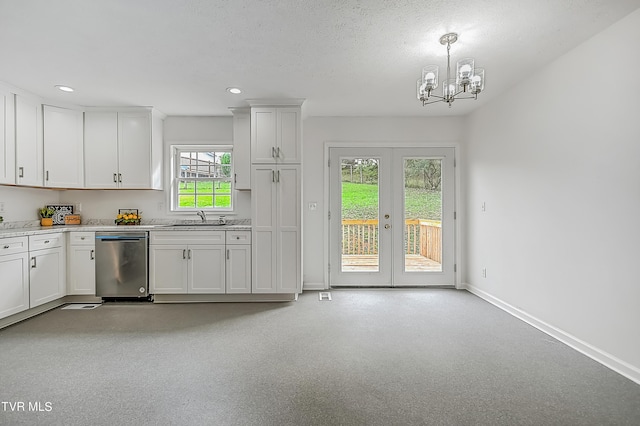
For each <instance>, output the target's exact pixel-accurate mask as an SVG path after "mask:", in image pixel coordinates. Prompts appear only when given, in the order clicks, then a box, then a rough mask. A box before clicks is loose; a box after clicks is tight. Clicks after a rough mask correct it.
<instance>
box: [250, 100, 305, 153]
mask: <svg viewBox="0 0 640 426" xmlns="http://www.w3.org/2000/svg"><path fill="white" fill-rule="evenodd" d="M301 122H302V121H301V112H300V107H255V108H251V162H252V163H253V164H272V163H280V164H282V163H290V164H299V163H300V162H301V161H302V153H301V146H302V145H301V143H300V141H301V138H302V129H301Z"/></svg>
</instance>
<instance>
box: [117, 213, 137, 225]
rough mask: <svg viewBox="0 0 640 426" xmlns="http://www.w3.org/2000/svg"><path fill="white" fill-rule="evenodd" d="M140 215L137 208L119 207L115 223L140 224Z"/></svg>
mask: <svg viewBox="0 0 640 426" xmlns="http://www.w3.org/2000/svg"><path fill="white" fill-rule="evenodd" d="M140 219H142V215H141V214H140V213H138V209H119V210H118V216H117V217H116V220H115V222H116V225H140Z"/></svg>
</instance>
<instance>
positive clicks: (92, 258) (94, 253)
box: [90, 250, 96, 260]
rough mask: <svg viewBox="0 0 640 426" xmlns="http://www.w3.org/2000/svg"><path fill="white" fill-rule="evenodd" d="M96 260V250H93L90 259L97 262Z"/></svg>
mask: <svg viewBox="0 0 640 426" xmlns="http://www.w3.org/2000/svg"><path fill="white" fill-rule="evenodd" d="M95 258H96V251H95V250H91V255H90V259H91V260H95Z"/></svg>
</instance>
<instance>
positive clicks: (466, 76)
mask: <svg viewBox="0 0 640 426" xmlns="http://www.w3.org/2000/svg"><path fill="white" fill-rule="evenodd" d="M457 40H458V34H456V33H448V34H445V35H443V36H442V37H440V44H442V45H443V46H446V47H447V75H446V78H444V81H445V84H443V86H442V96H438V95H436V94H435V92H434V89H435V88H437V87H438V66H437V65H429V66H426V67H424V68H423V69H422V78H421V79H419V80H418V84H417V97H418V99H419V100H420V101H421V102H422V105H427V104H431V103H435V102H446V103H447V104H449V106H451V104H452V103H453V101H454V100H456V99H477V98H478V93H480V92H482V91H483V90H484V69H482V68H477V69H476V68H475V66H474V65H475V64H474V59H473V58H464V59H461V60H459V61H458V62H457V64H456V70H455V75H453V76H452V75H451V53H450V51H451V45H452V44H454V43H455V42H456V41H457Z"/></svg>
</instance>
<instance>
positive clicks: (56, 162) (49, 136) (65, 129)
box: [43, 105, 84, 188]
mask: <svg viewBox="0 0 640 426" xmlns="http://www.w3.org/2000/svg"><path fill="white" fill-rule="evenodd" d="M43 114H44V186H46V187H51V188H82V187H83V186H84V174H83V170H84V158H83V114H82V111H75V110H71V109H65V108H58V107H53V106H49V105H45V106H44V107H43Z"/></svg>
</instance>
